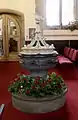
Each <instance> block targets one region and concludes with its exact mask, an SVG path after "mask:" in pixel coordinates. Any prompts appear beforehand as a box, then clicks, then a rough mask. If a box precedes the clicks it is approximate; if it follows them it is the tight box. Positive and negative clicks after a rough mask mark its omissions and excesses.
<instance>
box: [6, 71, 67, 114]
mask: <svg viewBox="0 0 78 120" xmlns="http://www.w3.org/2000/svg"><path fill="white" fill-rule="evenodd" d="M8 90H9V91H10V92H11V93H12V103H13V105H14V107H16V108H17V109H20V110H21V111H23V112H27V113H45V112H51V111H54V110H57V109H59V108H60V107H62V106H63V105H64V103H65V94H66V92H67V86H66V84H65V83H64V80H63V78H62V77H61V76H60V75H57V74H56V73H54V72H53V73H48V74H47V78H46V79H45V78H44V77H35V78H33V77H31V76H29V75H25V74H23V73H22V74H21V73H20V74H17V77H16V78H15V80H14V81H13V82H12V83H11V84H10V85H9V88H8Z"/></svg>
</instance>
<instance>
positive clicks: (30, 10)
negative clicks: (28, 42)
mask: <svg viewBox="0 0 78 120" xmlns="http://www.w3.org/2000/svg"><path fill="white" fill-rule="evenodd" d="M0 9H11V10H16V11H19V12H22V13H23V14H24V18H25V37H26V36H28V33H29V31H28V30H29V28H34V27H35V0H0Z"/></svg>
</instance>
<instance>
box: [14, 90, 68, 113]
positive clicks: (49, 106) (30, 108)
mask: <svg viewBox="0 0 78 120" xmlns="http://www.w3.org/2000/svg"><path fill="white" fill-rule="evenodd" d="M66 92H67V89H65V91H64V93H62V94H61V95H58V96H47V97H42V98H35V97H30V96H20V95H12V103H13V106H14V107H15V108H17V109H19V110H21V111H23V112H26V113H47V112H52V111H55V110H57V109H59V108H60V107H62V106H63V105H64V103H65V94H66Z"/></svg>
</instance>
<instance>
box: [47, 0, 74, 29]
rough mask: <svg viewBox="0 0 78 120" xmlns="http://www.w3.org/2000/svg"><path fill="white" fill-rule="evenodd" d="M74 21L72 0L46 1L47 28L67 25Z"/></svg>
mask: <svg viewBox="0 0 78 120" xmlns="http://www.w3.org/2000/svg"><path fill="white" fill-rule="evenodd" d="M73 20H74V0H46V22H47V26H51V27H55V26H57V27H58V26H61V25H68V24H69V22H70V21H73Z"/></svg>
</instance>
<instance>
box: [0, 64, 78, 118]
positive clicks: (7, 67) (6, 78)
mask: <svg viewBox="0 0 78 120" xmlns="http://www.w3.org/2000/svg"><path fill="white" fill-rule="evenodd" d="M20 71H24V70H23V69H21V67H20V65H19V63H18V62H7V63H0V81H1V82H0V104H2V103H4V104H6V107H5V109H4V113H3V115H2V120H32V119H33V120H78V66H75V67H73V66H69V65H61V66H58V67H56V68H53V69H50V71H54V72H56V73H57V74H61V75H62V77H63V78H64V80H65V83H66V84H67V85H68V93H67V95H66V104H65V106H64V107H63V108H61V109H59V110H57V111H55V112H51V113H47V114H33V115H30V114H26V113H22V112H20V111H18V110H16V109H15V108H13V106H12V104H11V95H10V94H9V92H8V85H9V82H10V81H12V80H13V78H14V77H15V76H16V74H17V73H18V72H20ZM24 72H26V73H27V74H28V72H27V71H24Z"/></svg>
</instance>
